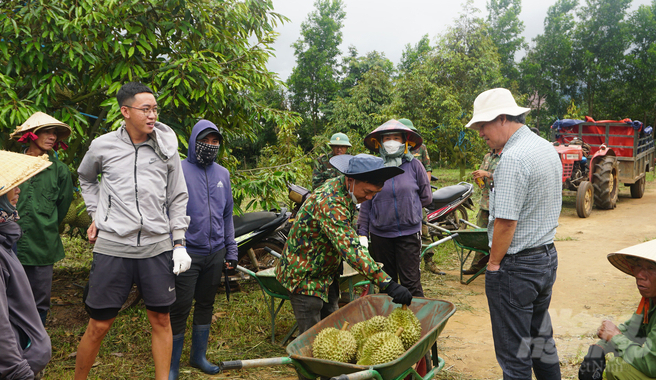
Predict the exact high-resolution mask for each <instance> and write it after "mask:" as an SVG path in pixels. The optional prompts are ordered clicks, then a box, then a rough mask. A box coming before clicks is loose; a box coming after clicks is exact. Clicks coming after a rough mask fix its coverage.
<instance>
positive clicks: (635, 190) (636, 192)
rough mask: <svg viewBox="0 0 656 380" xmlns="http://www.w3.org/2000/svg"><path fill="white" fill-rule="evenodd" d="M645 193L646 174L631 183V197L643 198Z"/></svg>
mask: <svg viewBox="0 0 656 380" xmlns="http://www.w3.org/2000/svg"><path fill="white" fill-rule="evenodd" d="M644 193H645V176H642V178H640V179H639V180H638V182H636V183H634V184H633V185H631V198H642V196H643V194H644Z"/></svg>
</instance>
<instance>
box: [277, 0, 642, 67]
mask: <svg viewBox="0 0 656 380" xmlns="http://www.w3.org/2000/svg"><path fill="white" fill-rule="evenodd" d="M343 1H344V4H346V7H345V11H346V19H345V20H344V27H343V28H342V33H343V37H342V38H343V44H342V45H341V46H340V50H341V51H342V55H343V54H346V52H348V46H350V45H354V46H355V47H356V48H357V49H358V54H359V55H365V54H366V53H368V52H370V51H372V50H377V51H379V52H384V53H385V56H386V57H387V58H389V59H390V60H391V61H392V62H394V64H398V63H399V60H400V59H401V53H402V52H403V49H404V48H405V45H406V44H408V43H409V44H411V45H414V44H416V43H417V42H418V41H419V39H420V38H421V37H422V36H423V35H424V34H428V35H429V37H430V38H431V43H433V42H434V38H435V36H437V35H438V34H440V33H443V32H444V31H445V30H446V27H448V26H449V25H453V22H454V19H456V18H457V17H458V14H459V13H460V12H461V11H462V4H463V3H464V0H450V1H445V0H343ZM584 1H585V0H579V4H580V3H584ZM555 2H556V0H530V1H523V2H522V13H521V14H520V16H519V18H520V19H521V20H522V21H524V26H525V29H524V37H525V39H526V41H527V42H529V43H530V42H531V40H532V39H533V38H534V37H535V36H537V35H538V34H541V33H542V32H543V29H544V18H545V17H546V15H547V10H548V9H549V7H550V6H551V5H553V4H554V3H555ZM486 3H487V0H474V6H475V7H476V8H478V9H480V10H481V13H480V14H479V15H480V16H481V17H485V16H486V15H487V9H486V7H485V5H486ZM650 3H651V0H633V4H632V6H631V9H636V8H637V7H638V6H639V5H642V4H650ZM273 5H274V9H275V11H276V12H278V13H281V14H283V15H285V16H286V17H288V18H289V19H290V20H291V21H290V22H288V23H286V24H284V25H283V26H280V27H278V28H277V29H276V30H277V32H278V33H280V36H279V37H278V40H277V41H276V44H275V45H274V48H275V49H276V53H275V54H276V57H273V58H271V59H270V60H269V65H268V67H269V69H270V70H271V71H274V72H276V73H278V74H279V75H280V78H281V79H282V80H287V78H288V77H289V75H290V74H291V72H292V68H293V67H294V66H295V65H296V58H295V57H294V49H293V48H292V47H291V46H290V45H291V44H292V43H294V42H295V41H296V40H297V39H298V38H299V37H300V30H301V23H302V22H303V21H305V20H306V19H307V15H308V13H310V12H312V11H313V10H314V1H313V0H273Z"/></svg>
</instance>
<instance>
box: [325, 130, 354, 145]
mask: <svg viewBox="0 0 656 380" xmlns="http://www.w3.org/2000/svg"><path fill="white" fill-rule="evenodd" d="M328 145H338V146H351V142H350V141H349V138H348V136H346V134H344V133H335V134H334V135H332V136H331V137H330V142H329V143H328Z"/></svg>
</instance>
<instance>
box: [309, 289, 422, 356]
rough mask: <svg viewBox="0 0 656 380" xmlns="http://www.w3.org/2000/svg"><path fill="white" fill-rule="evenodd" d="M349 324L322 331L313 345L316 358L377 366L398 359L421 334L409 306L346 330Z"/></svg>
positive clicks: (419, 324) (417, 321)
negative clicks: (339, 328)
mask: <svg viewBox="0 0 656 380" xmlns="http://www.w3.org/2000/svg"><path fill="white" fill-rule="evenodd" d="M399 286H400V285H399ZM403 289H405V288H403ZM348 325H349V323H348V322H346V323H345V324H344V326H342V329H341V330H337V329H336V328H334V327H328V328H325V329H323V330H321V331H320V332H319V334H317V336H316V338H315V339H314V343H313V344H312V352H313V355H314V357H315V358H318V359H325V360H332V361H339V362H343V363H349V362H351V363H356V362H357V364H360V365H367V366H370V365H378V364H383V363H387V362H390V361H392V360H395V359H397V358H398V357H400V356H401V355H403V353H405V351H407V350H408V349H409V348H410V347H412V345H414V344H415V343H417V341H419V338H420V337H421V323H420V322H419V319H417V317H416V316H415V315H414V313H413V312H412V310H410V309H408V307H407V306H406V305H403V307H400V308H396V309H394V311H393V312H392V313H391V314H390V315H389V316H388V317H387V318H385V317H383V316H380V315H377V316H374V317H372V318H371V319H369V320H366V321H362V322H358V323H356V324H355V325H353V327H352V328H351V329H350V330H348V331H347V330H346V329H347V327H348Z"/></svg>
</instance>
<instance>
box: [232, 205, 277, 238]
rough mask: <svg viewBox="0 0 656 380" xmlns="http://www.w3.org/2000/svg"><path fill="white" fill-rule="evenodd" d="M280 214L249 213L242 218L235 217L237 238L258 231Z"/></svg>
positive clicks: (265, 212) (233, 218)
mask: <svg viewBox="0 0 656 380" xmlns="http://www.w3.org/2000/svg"><path fill="white" fill-rule="evenodd" d="M277 217H278V214H277V213H275V212H269V211H259V212H249V213H247V214H243V215H241V216H233V217H232V221H233V222H234V224H235V237H237V236H241V235H244V234H246V233H248V232H251V231H253V230H256V229H258V228H260V227H262V226H264V225H265V224H267V223H269V222H271V221H273V220H275V219H276V218H277Z"/></svg>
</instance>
